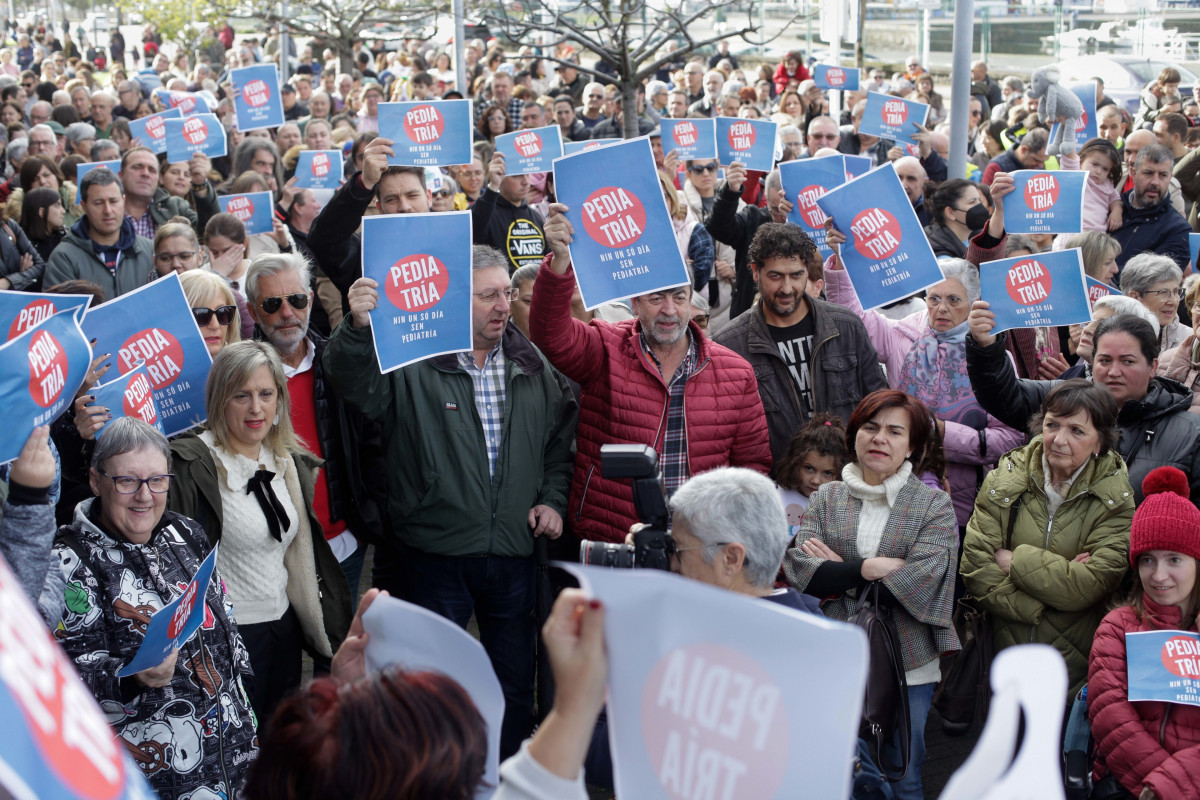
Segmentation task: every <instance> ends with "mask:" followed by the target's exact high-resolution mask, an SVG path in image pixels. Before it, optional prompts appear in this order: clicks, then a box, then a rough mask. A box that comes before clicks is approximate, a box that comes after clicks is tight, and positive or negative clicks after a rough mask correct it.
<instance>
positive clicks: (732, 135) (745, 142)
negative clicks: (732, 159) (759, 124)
mask: <svg viewBox="0 0 1200 800" xmlns="http://www.w3.org/2000/svg"><path fill="white" fill-rule="evenodd" d="M726 138H727V139H729V146H730V147H732V148H733V149H734V150H749V149H750V148H751V147H753V146H754V140H755V139H757V138H758V136H757V135H756V134H755V133H754V126H753V125H751V124H750V123H749V122H735V123H733V124H732V125H730V126H729V134H728V135H727V136H726Z"/></svg>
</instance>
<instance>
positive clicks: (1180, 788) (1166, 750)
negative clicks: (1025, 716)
mask: <svg viewBox="0 0 1200 800" xmlns="http://www.w3.org/2000/svg"><path fill="white" fill-rule="evenodd" d="M1142 491H1143V493H1144V494H1145V500H1143V501H1142V504H1141V505H1140V506H1138V508H1137V510H1136V511H1135V512H1134V514H1133V525H1132V526H1131V533H1130V542H1129V563H1130V564H1131V565H1132V566H1133V591H1132V593H1131V594H1130V597H1129V602H1128V603H1127V604H1125V605H1124V606H1122V607H1120V608H1117V609H1115V610H1114V611H1111V612H1109V614H1108V616H1106V617H1105V618H1104V621H1103V622H1101V623H1100V627H1099V628H1098V629H1097V631H1096V636H1095V639H1094V641H1093V643H1092V652H1091V659H1090V662H1089V664H1088V697H1087V703H1088V717H1089V718H1090V719H1091V721H1092V737H1093V739H1094V740H1095V743H1096V761H1095V765H1096V771H1095V776H1094V777H1095V790H1094V791H1093V794H1092V797H1104V798H1140V800H1156V799H1157V798H1162V800H1166V799H1167V798H1171V797H1200V708H1196V707H1195V706H1191V705H1182V704H1177V703H1162V702H1157V701H1140V702H1130V700H1129V695H1130V694H1131V692H1130V689H1129V666H1128V662H1127V660H1126V646H1127V645H1126V638H1125V637H1126V635H1127V634H1130V633H1141V632H1148V631H1186V632H1189V633H1192V634H1195V632H1196V630H1197V628H1196V612H1197V606H1198V605H1200V583H1198V582H1197V580H1196V563H1197V559H1200V511H1198V510H1197V509H1196V507H1195V506H1194V505H1192V503H1191V502H1190V500H1189V499H1188V496H1189V490H1188V479H1187V476H1186V475H1184V474H1183V472H1181V471H1180V470H1178V469H1176V468H1175V467H1159V468H1158V469H1155V470H1153V471H1152V472H1151V473H1150V474H1149V475H1147V476H1146V480H1145V481H1144V482H1143V483H1142ZM1188 641H1189V642H1190V641H1191V640H1190V639H1189V640H1188ZM1155 660H1157V659H1155Z"/></svg>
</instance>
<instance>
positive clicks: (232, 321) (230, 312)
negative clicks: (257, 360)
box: [179, 269, 254, 358]
mask: <svg viewBox="0 0 1200 800" xmlns="http://www.w3.org/2000/svg"><path fill="white" fill-rule="evenodd" d="M179 283H180V284H181V285H182V286H183V294H184V296H185V297H187V301H188V306H189V307H190V308H191V309H192V315H193V316H195V318H196V325H197V326H199V328H200V335H201V336H203V337H204V346H205V347H207V348H208V354H209V355H210V356H212V357H213V358H216V357H217V353H219V352H221V350H222V349H223V348H224V347H225V346H226V345H230V344H233V343H234V342H237V341H241V339H242V319H244V318H245V317H246V316H249V314H245V315H243V314H242V313H241V310H240V309H239V308H238V305H237V300H236V295H234V293H233V289H231V288H230V287H229V282H228V281H226V280H225V279H224V278H222V277H221V276H220V275H218V274H217V273H215V272H209V271H208V270H206V269H193V270H190V271H188V272H185V273H183V274H182V275H180V276H179ZM253 333H254V325H253V322H251V325H250V334H251V335H253ZM245 338H247V339H248V338H250V337H249V336H246V337H245Z"/></svg>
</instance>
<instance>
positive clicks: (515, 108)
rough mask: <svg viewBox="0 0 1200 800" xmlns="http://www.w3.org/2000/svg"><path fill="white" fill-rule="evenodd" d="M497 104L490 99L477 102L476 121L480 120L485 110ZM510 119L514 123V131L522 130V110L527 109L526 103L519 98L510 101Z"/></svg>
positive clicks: (508, 109)
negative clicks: (484, 101)
mask: <svg viewBox="0 0 1200 800" xmlns="http://www.w3.org/2000/svg"><path fill="white" fill-rule="evenodd" d="M494 105H496V101H495V100H489V101H488V102H486V103H476V104H475V122H479V118H480V117H482V116H483V112H485V111H487V110H488V109H489V108H491V107H492V106H494ZM505 110H506V111H508V121H509V122H510V123H512V129H513V130H514V131H519V130H521V125H522V122H521V112H522V111H524V110H525V103H524V102H523V101H522V100H520V99H519V98H516V97H513V98H510V99H509V101H508V108H507V109H505Z"/></svg>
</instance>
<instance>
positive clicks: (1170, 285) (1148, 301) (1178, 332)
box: [1120, 253, 1192, 351]
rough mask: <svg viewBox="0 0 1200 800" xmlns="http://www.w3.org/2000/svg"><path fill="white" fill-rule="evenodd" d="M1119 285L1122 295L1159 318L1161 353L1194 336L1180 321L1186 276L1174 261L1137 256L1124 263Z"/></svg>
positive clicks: (1151, 254) (1144, 255)
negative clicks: (1184, 277) (1182, 284)
mask: <svg viewBox="0 0 1200 800" xmlns="http://www.w3.org/2000/svg"><path fill="white" fill-rule="evenodd" d="M1120 281H1121V291H1122V292H1124V293H1125V294H1126V295H1128V296H1129V297H1132V298H1133V299H1134V300H1137V301H1138V302H1139V303H1141V304H1142V305H1144V306H1145V307H1146V308H1148V309H1150V311H1151V313H1153V314H1154V316H1156V317H1158V325H1159V333H1158V349H1159V350H1160V351H1165V350H1172V349H1174V348H1176V347H1179V345H1181V344H1183V340H1184V339H1187V338H1188V337H1189V336H1191V335H1192V329H1191V328H1189V327H1188V326H1187V325H1184V324H1183V323H1182V322H1180V321H1179V313H1178V312H1179V301H1180V300H1182V299H1183V289H1181V288H1180V284H1181V283H1182V281H1183V273H1182V272H1180V270H1179V267H1178V266H1176V264H1175V261H1174V260H1173V259H1171V258H1168V257H1167V256H1160V255H1155V254H1154V253H1141V254H1139V255H1136V256H1134V257H1133V258H1131V259H1129V260H1128V261H1126V262H1125V268H1124V269H1122V270H1121V277H1120Z"/></svg>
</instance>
